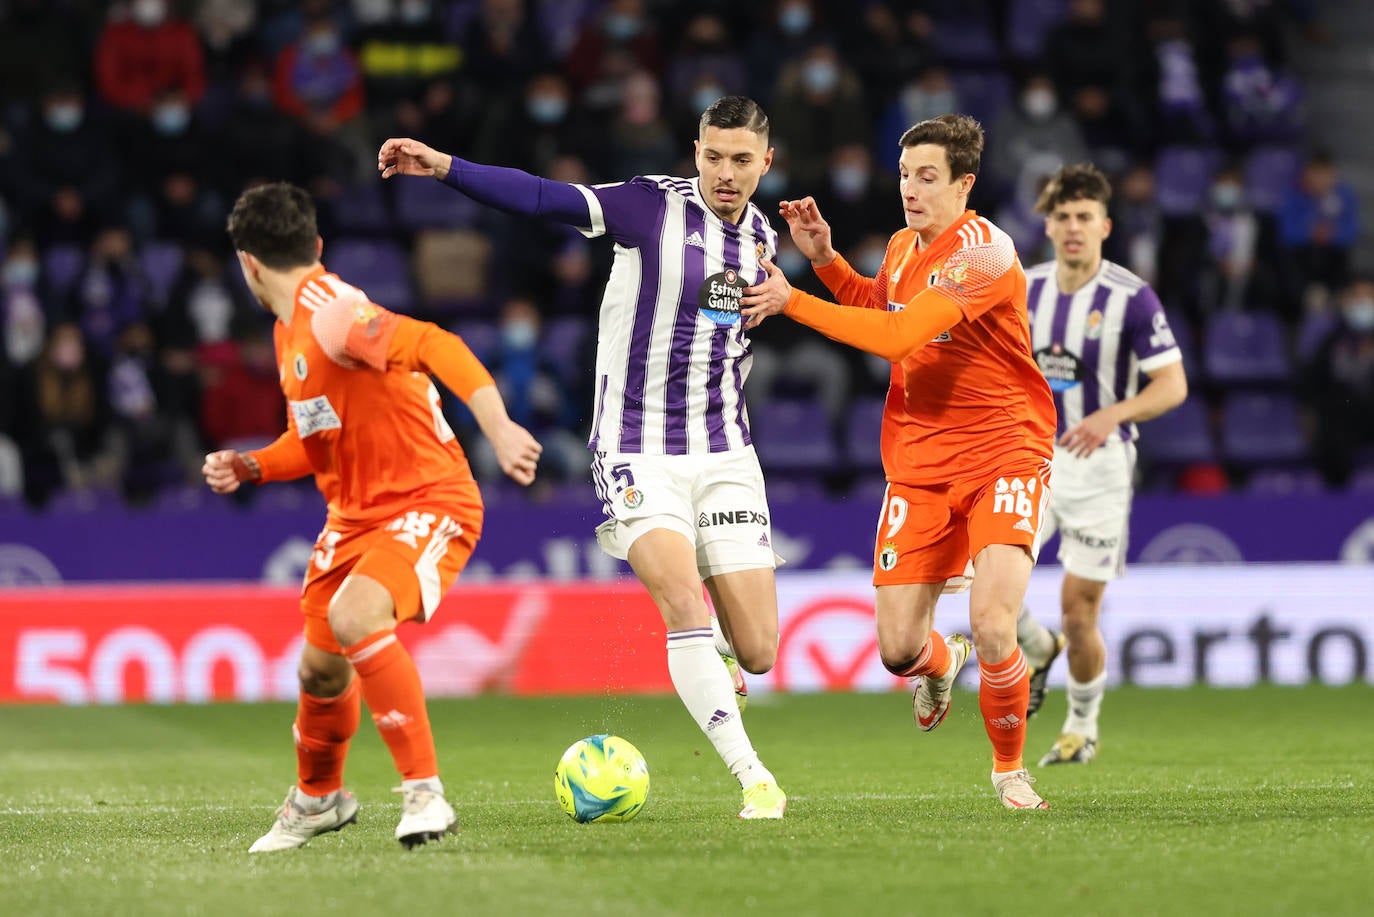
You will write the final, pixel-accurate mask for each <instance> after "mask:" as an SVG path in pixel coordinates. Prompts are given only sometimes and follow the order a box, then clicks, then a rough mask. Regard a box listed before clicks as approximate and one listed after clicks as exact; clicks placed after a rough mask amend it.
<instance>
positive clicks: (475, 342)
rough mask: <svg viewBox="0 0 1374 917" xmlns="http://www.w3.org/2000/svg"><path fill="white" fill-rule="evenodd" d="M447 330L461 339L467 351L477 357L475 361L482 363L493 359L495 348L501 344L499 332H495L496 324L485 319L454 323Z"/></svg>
mask: <svg viewBox="0 0 1374 917" xmlns="http://www.w3.org/2000/svg"><path fill="white" fill-rule="evenodd" d="M449 330H450V331H452V332H453V333H454V334H456V335H458V336H459V337H460V338H462V339H463V341H464V342H465V343H466V344H467V345H468V349H469V350H471V351H472V352H473V353H474V354H476V355H477V359H479V360H482V361H484V362H485V361H487V360H491V359H493V358H494V357H495V354H496V350H497V347H498V346H499V345H500V343H501V332H500V331H499V330H497V328H496V324H495V323H494V322H490V321H487V320H485V319H468V320H465V321H460V322H455V323H454V324H452V325H451V326H449Z"/></svg>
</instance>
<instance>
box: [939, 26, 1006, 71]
mask: <svg viewBox="0 0 1374 917" xmlns="http://www.w3.org/2000/svg"><path fill="white" fill-rule="evenodd" d="M931 47H933V48H934V49H935V53H936V54H938V55H939V57H940V60H942V61H944V62H945V63H947V64H952V65H954V66H962V67H976V66H991V65H995V64H996V63H997V62H998V57H999V55H1000V53H1001V49H1000V48H999V47H998V46H997V36H996V35H995V34H993V30H992V24H991V23H990V22H987V21H985V20H982V19H980V18H978V17H977V15H976V14H975V15H974V16H972V17H970V18H968V19H936V21H935V29H934V36H933V39H932V41H931Z"/></svg>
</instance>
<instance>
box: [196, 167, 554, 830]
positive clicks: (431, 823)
mask: <svg viewBox="0 0 1374 917" xmlns="http://www.w3.org/2000/svg"><path fill="white" fill-rule="evenodd" d="M229 235H230V237H231V238H232V239H233V242H234V247H235V248H236V249H237V250H238V256H239V264H240V266H241V268H242V270H243V276H244V279H245V280H246V281H247V283H248V287H249V289H250V290H251V291H252V292H253V295H254V296H256V297H257V299H258V301H259V302H261V303H262V304H263V306H264V307H266V308H267V309H268V310H269V311H271V312H272V313H273V314H274V315H275V316H276V318H277V323H276V326H275V329H274V336H275V341H276V349H277V361H278V365H279V368H280V373H281V386H282V392H283V393H284V394H285V396H286V400H287V406H288V408H289V410H288V412H287V427H288V429H287V430H286V432H285V433H283V434H282V435H281V437H280V438H279V439H277V441H276V442H274V443H273V444H271V445H270V446H268V447H266V448H265V449H260V450H257V451H253V452H247V453H242V454H240V453H238V452H235V451H233V450H223V451H220V452H214V453H211V454H210V455H208V456H206V458H205V467H204V473H205V479H206V482H207V483H208V484H209V485H210V487H211V488H212V489H213V490H214V491H215V492H216V493H230V492H232V491H234V490H236V489H237V488H238V487H239V486H240V484H241V483H243V482H245V481H251V482H258V483H261V482H266V481H281V480H290V479H293V478H299V477H304V476H305V475H307V474H313V475H314V476H315V481H316V484H317V485H318V486H319V489H320V493H321V494H323V495H324V498H325V500H326V502H327V503H328V508H329V514H328V519H327V521H326V523H325V528H324V530H323V531H322V532H321V533H320V536H319V538H318V540H317V541H316V543H315V551H314V554H313V556H312V557H311V560H310V566H309V568H308V570H307V572H306V577H305V585H304V587H303V589H302V593H301V609H302V611H303V612H304V613H305V646H304V647H303V648H302V650H301V660H300V667H299V670H298V671H299V676H300V683H301V692H300V699H299V705H298V707H297V714H296V721H295V724H294V726H293V728H292V732H293V735H294V737H295V741H296V770H297V782H296V784H295V785H293V786H292V787H291V789H290V790H289V791H288V793H287V797H286V801H285V802H284V803H282V806H281V808H280V809H278V810H277V819H276V821H275V822H274V823H273V825H272V828H271V830H269V831H268V832H267V833H266V834H264V835H263V836H262V837H260V838H259V839H258V840H257V841H256V842H255V843H254V844H253V846H252V847H251V848H250V850H251V851H252V852H265V851H275V850H287V849H291V848H294V847H299V846H301V845H303V844H304V843H306V841H308V840H309V839H310V838H312V837H314V836H316V835H318V834H323V833H326V832H329V831H337V830H339V829H340V828H343V827H345V826H346V825H348V824H350V823H351V822H352V821H353V820H354V819H355V818H356V817H357V811H358V803H357V801H356V800H355V799H354V798H353V796H352V795H351V794H349V793H348V792H347V791H346V790H344V789H343V768H344V758H345V756H346V755H347V752H348V745H349V741H350V740H351V739H352V737H353V734H354V732H355V731H356V729H357V727H358V721H359V718H360V707H359V700H360V695H361V699H362V700H366V701H367V706H368V709H369V710H370V711H371V713H372V719H373V722H374V723H375V724H376V726H377V729H378V731H379V732H380V733H381V736H382V739H383V741H385V743H386V745H387V748H388V749H389V751H390V752H391V756H392V759H393V761H394V762H395V765H396V769H397V771H398V772H399V773H400V776H401V787H400V792H401V796H402V802H401V809H402V816H401V821H400V824H399V825H398V826H397V828H396V838H397V839H398V840H399V841H401V842H402V843H403V844H405V845H406V846H407V847H410V846H414V845H415V844H419V843H424V842H425V841H428V840H433V839H436V838H439V837H441V836H442V835H444V834H445V833H447V832H449V831H452V830H453V828H454V825H455V823H456V820H457V819H456V815H455V813H454V811H453V808H452V807H451V806H450V805H449V804H448V802H447V801H446V800H445V798H444V791H443V785H442V783H441V782H440V780H439V772H438V762H437V756H436V754H435V750H434V736H433V734H432V732H431V730H430V725H429V714H428V712H427V708H426V705H425V697H424V692H423V689H422V686H421V684H420V676H419V672H418V670H417V669H416V667H415V663H414V661H413V660H412V659H411V657H410V654H409V653H408V652H407V650H406V649H405V647H404V646H403V645H402V644H401V643H400V642H399V641H398V640H397V639H396V635H395V628H396V626H397V624H399V623H400V622H403V621H407V620H411V619H416V620H419V621H425V620H427V619H428V618H429V617H430V616H431V615H432V614H433V613H434V612H435V610H436V608H437V606H438V604H439V601H440V599H441V598H442V597H443V595H444V592H445V591H446V590H447V589H448V587H449V586H451V585H452V584H453V581H454V580H455V579H456V578H457V576H458V573H459V571H461V570H462V569H463V567H464V565H465V564H466V563H467V560H468V558H469V556H471V554H472V550H473V548H474V547H475V546H476V544H477V539H478V537H479V535H480V533H481V529H482V499H481V496H480V494H479V493H478V490H477V483H476V481H474V480H473V477H472V472H471V470H470V469H469V468H468V462H467V459H466V457H465V456H464V455H463V450H462V448H461V447H460V446H459V445H458V442H457V439H456V438H455V436H454V434H453V431H452V430H451V429H450V428H449V425H448V423H447V422H446V421H445V419H444V415H443V414H442V412H441V411H440V409H439V393H438V391H437V390H436V389H435V387H434V384H433V382H431V381H430V376H431V375H433V376H435V377H437V378H438V379H439V380H440V381H442V382H443V383H444V384H445V385H447V386H448V387H449V388H450V389H451V390H452V391H453V393H454V394H455V395H457V396H458V397H459V398H461V399H462V400H463V401H464V402H466V403H467V405H468V407H469V408H470V409H471V410H472V413H473V416H474V417H476V419H477V422H478V425H479V426H480V427H481V429H482V432H483V434H485V435H486V437H487V438H488V439H489V440H490V441H491V444H492V447H493V448H494V450H495V452H496V456H497V459H498V460H499V462H500V464H501V468H502V470H503V471H505V472H506V474H508V475H509V476H510V477H512V478H513V479H515V480H516V481H518V482H519V483H521V484H529V483H531V482H532V481H533V480H534V474H535V468H536V465H537V462H538V459H539V453H540V451H541V449H540V446H539V443H538V442H536V441H535V439H534V437H532V436H531V435H530V434H529V432H528V431H526V430H525V429H524V428H523V427H521V426H520V425H518V424H516V423H514V422H513V421H512V420H511V419H510V418H509V416H507V414H506V408H505V403H504V402H503V400H502V398H501V395H500V393H499V392H498V391H497V389H496V386H495V384H494V383H493V381H492V378H491V375H490V374H489V373H488V372H487V371H486V369H485V368H483V366H482V364H481V363H480V362H478V360H477V358H476V357H474V356H473V355H472V352H471V351H470V350H469V349H468V347H467V345H466V344H464V343H463V341H462V339H460V338H458V337H456V336H455V335H452V334H449V333H448V332H446V331H443V330H442V329H440V328H438V327H437V326H435V325H433V324H430V323H428V322H419V321H415V320H413V319H410V318H406V317H404V316H400V315H397V314H395V313H393V312H390V311H388V310H386V309H384V308H382V307H381V306H379V305H377V304H375V303H373V302H372V301H371V300H369V299H368V298H367V296H366V294H365V293H363V291H361V290H359V289H357V288H356V287H353V286H350V285H349V284H347V283H345V282H344V281H343V280H341V279H340V278H339V277H338V276H337V275H335V274H332V273H329V272H328V271H326V270H325V268H324V266H323V265H322V264H321V263H320V254H321V252H322V250H323V242H322V241H321V239H320V237H319V234H318V232H317V230H316V223H315V207H314V204H313V203H312V202H311V200H310V196H309V195H308V194H307V193H306V192H305V191H304V190H303V189H301V188H298V187H295V186H294V185H288V184H282V183H278V184H270V185H263V186H260V187H257V188H253V189H250V190H248V191H245V192H244V193H243V194H242V195H241V196H240V197H239V200H238V202H237V203H236V204H235V205H234V210H233V213H232V214H231V215H230V217H229ZM355 674H356V675H357V678H354V677H353V676H354V675H355Z"/></svg>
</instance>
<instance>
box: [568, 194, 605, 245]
mask: <svg viewBox="0 0 1374 917" xmlns="http://www.w3.org/2000/svg"><path fill="white" fill-rule="evenodd" d="M573 187H574V188H576V189H577V190H578V191H580V192H581V193H582V196H583V197H584V198H586V199H587V212H588V213H589V214H590V215H591V217H590V218H591V222H592V225H591V226H589V227H587V228H586V229H583V228H582V227H581V226H579V227H577V231H578V232H580V233H582V235H584V236H586V237H587V238H588V239H595V238H596V237H597V236H603V235H605V234H606V214H604V213H602V212H601V202H600V201H599V200H597V199H596V195H595V194H592V192H591V191H589V190H588V189H587V188H586V187H584V186H582V185H573ZM596 187H601V186H600V185H597V186H596Z"/></svg>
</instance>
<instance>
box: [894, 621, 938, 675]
mask: <svg viewBox="0 0 1374 917" xmlns="http://www.w3.org/2000/svg"><path fill="white" fill-rule="evenodd" d="M888 671H890V672H892V674H893V675H897V676H900V677H902V678H915V677H916V676H917V675H928V676H930V677H931V678H939V677H940V676H942V675H944V674H945V673H946V672H948V671H949V647H948V646H947V645H946V644H945V638H944V637H942V636H940V634H938V633H937V632H935V631H933V630H932V631H931V632H930V636H929V637H927V638H926V645H925V646H923V647H921V652H920V653H918V654H917V656H916V658H915V659H913V660H911V663H910V664H909V665H907V666H905V667H903V668H902V669H901V671H898V670H897V669H893V668H890V667H889V669H888Z"/></svg>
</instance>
